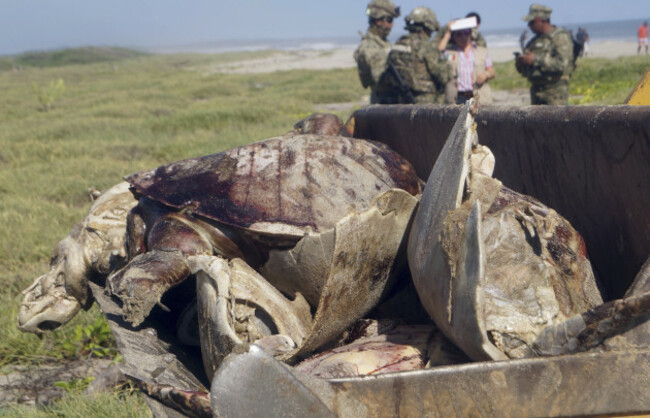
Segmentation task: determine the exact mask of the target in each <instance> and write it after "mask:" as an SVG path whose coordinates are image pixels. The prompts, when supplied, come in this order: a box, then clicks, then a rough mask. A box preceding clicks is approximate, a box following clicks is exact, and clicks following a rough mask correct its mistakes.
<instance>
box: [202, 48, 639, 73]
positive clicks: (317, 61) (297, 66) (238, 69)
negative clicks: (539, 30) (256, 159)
mask: <svg viewBox="0 0 650 418" xmlns="http://www.w3.org/2000/svg"><path fill="white" fill-rule="evenodd" d="M636 49H637V44H636V43H635V42H624V41H602V42H597V43H594V44H589V55H588V58H607V59H616V58H618V57H622V56H634V55H636ZM519 50H520V49H519V47H518V46H512V47H494V48H490V47H488V53H489V55H490V57H491V58H492V61H493V62H507V61H512V60H513V52H515V51H519ZM353 52H354V51H353V50H352V49H346V48H334V49H329V50H288V51H278V52H277V53H274V54H272V55H271V56H269V57H265V58H254V59H248V60H242V61H235V62H229V63H226V64H215V65H210V66H209V68H208V69H207V72H209V73H238V74H245V73H269V72H274V71H286V70H329V69H338V68H353V67H355V66H356V64H355V62H354V58H353V57H352V54H353Z"/></svg>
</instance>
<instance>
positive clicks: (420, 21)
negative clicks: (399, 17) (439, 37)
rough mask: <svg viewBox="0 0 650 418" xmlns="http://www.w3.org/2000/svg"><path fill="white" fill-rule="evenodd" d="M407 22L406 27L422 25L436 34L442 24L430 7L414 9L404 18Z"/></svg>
mask: <svg viewBox="0 0 650 418" xmlns="http://www.w3.org/2000/svg"><path fill="white" fill-rule="evenodd" d="M404 20H406V27H407V28H408V27H409V26H416V25H421V26H424V27H425V28H427V29H429V30H430V31H431V32H435V31H437V30H438V29H440V23H438V19H437V18H436V14H435V13H433V10H431V9H429V8H428V7H424V6H419V7H416V8H415V9H413V11H412V12H411V13H409V14H408V16H406V17H405V18H404Z"/></svg>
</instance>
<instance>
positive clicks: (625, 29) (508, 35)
mask: <svg viewBox="0 0 650 418" xmlns="http://www.w3.org/2000/svg"><path fill="white" fill-rule="evenodd" d="M522 23H523V22H522ZM641 23H643V19H638V20H637V19H635V20H618V21H611V22H591V23H570V24H558V26H562V27H564V28H566V29H568V30H570V31H573V33H574V34H575V33H577V32H578V28H579V27H583V28H585V29H586V30H587V33H588V34H589V42H590V43H591V44H595V43H600V42H605V41H622V42H635V43H636V41H637V37H636V31H637V29H638V28H639V26H640V25H641ZM524 29H526V27H525V26H524V25H523V24H522V26H521V27H519V28H511V29H495V30H486V31H483V35H484V36H485V40H486V41H487V44H488V46H493V47H513V46H514V47H516V46H518V45H519V37H520V36H521V33H522V32H523V31H524ZM528 36H529V39H530V37H531V36H532V34H531V32H530V30H528Z"/></svg>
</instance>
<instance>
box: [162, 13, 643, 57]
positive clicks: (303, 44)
mask: <svg viewBox="0 0 650 418" xmlns="http://www.w3.org/2000/svg"><path fill="white" fill-rule="evenodd" d="M642 22H643V19H634V20H620V21H610V22H591V23H573V24H558V25H559V26H563V27H565V28H567V29H568V30H572V31H573V32H574V33H576V32H577V29H578V27H584V28H585V29H587V33H588V34H589V40H590V42H591V44H594V43H599V42H604V41H624V42H636V39H637V38H636V31H637V29H638V27H639V25H641V23H642ZM524 29H526V26H525V24H524V22H522V25H521V26H520V27H516V28H510V29H492V30H489V29H486V30H482V31H481V32H482V33H483V35H484V36H485V39H486V41H487V43H488V46H491V47H517V46H518V45H519V36H520V35H521V33H522V32H523V31H524ZM528 32H529V36H530V30H529V31H528ZM403 33H404V31H403V30H399V31H394V32H393V33H392V34H391V36H390V40H391V41H393V42H394V41H395V40H397V38H398V37H399V36H401V35H402V34H403ZM360 39H361V37H360V35H359V34H351V35H349V36H340V37H325V38H304V39H263V40H262V39H253V40H237V39H230V40H223V41H215V42H210V43H203V44H196V45H184V46H178V47H164V48H154V51H153V52H158V53H172V52H199V53H220V52H235V51H260V50H267V49H277V50H284V51H290V50H329V49H335V48H343V49H350V50H353V49H355V48H356V47H357V45H358V44H359V41H360Z"/></svg>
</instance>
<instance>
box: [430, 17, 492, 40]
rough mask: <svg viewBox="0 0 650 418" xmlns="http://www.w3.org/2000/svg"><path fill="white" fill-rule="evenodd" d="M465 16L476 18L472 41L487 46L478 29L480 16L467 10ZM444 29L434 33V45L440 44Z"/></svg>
mask: <svg viewBox="0 0 650 418" xmlns="http://www.w3.org/2000/svg"><path fill="white" fill-rule="evenodd" d="M465 17H475V18H476V27H475V28H473V29H472V39H471V40H472V42H474V44H475V45H476V46H482V47H484V48H487V41H486V40H485V38H484V37H483V34H481V32H479V31H478V28H479V26H481V16H480V15H479V14H478V13H476V12H469V13H467V14H466V15H465ZM445 32H446V30H441V31H438V32H437V33H436V35H435V36H434V37H433V40H432V41H431V42H433V44H434V45H436V46H437V45H438V44H440V41H441V40H442V37H443V35H444V34H445ZM450 42H451V43H453V42H454V40H453V38H452V39H451V40H450Z"/></svg>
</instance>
